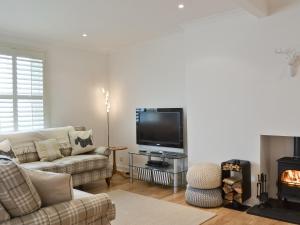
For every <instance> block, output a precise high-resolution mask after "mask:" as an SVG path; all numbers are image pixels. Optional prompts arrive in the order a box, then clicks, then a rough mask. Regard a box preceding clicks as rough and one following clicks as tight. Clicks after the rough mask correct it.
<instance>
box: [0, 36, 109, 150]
mask: <svg viewBox="0 0 300 225" xmlns="http://www.w3.org/2000/svg"><path fill="white" fill-rule="evenodd" d="M0 45H2V46H11V47H16V48H22V49H25V50H26V49H28V50H30V51H39V52H43V53H44V54H45V59H46V61H45V89H46V91H45V96H46V99H45V104H46V105H45V106H46V112H47V118H48V120H49V126H50V127H57V126H66V125H74V126H82V125H84V126H86V127H87V128H93V131H94V134H95V135H94V136H95V141H96V143H97V144H101V145H106V119H105V116H106V114H105V105H104V98H103V96H102V94H101V93H98V92H97V89H98V88H101V87H107V86H108V83H107V73H108V71H107V56H106V54H101V53H93V52H88V51H84V50H80V49H74V48H70V47H64V46H58V45H53V44H49V43H42V42H36V41H32V40H24V39H21V38H13V37H8V36H6V35H1V34H0Z"/></svg>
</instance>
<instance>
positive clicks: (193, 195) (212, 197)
mask: <svg viewBox="0 0 300 225" xmlns="http://www.w3.org/2000/svg"><path fill="white" fill-rule="evenodd" d="M185 200H186V202H187V203H189V204H191V205H194V206H198V207H201V208H215V207H219V206H221V205H222V204H223V198H222V191H221V189H220V188H215V189H210V190H203V189H196V188H192V187H190V186H188V187H187V189H186V192H185Z"/></svg>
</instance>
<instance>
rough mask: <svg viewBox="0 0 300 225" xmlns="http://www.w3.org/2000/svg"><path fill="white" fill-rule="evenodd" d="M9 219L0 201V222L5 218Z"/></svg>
mask: <svg viewBox="0 0 300 225" xmlns="http://www.w3.org/2000/svg"><path fill="white" fill-rule="evenodd" d="M9 219H10V215H9V214H8V212H7V211H6V210H5V208H4V207H3V205H1V203H0V223H2V222H4V221H6V220H9Z"/></svg>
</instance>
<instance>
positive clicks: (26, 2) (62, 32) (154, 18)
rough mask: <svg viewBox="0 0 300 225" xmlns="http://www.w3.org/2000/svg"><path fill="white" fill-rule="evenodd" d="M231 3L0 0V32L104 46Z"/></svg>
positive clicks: (164, 29) (195, 0) (120, 43)
mask: <svg viewBox="0 0 300 225" xmlns="http://www.w3.org/2000/svg"><path fill="white" fill-rule="evenodd" d="M179 2H183V3H184V4H185V8H184V9H183V10H179V9H178V8H177V5H178V3H179ZM235 8H237V6H236V4H235V3H234V1H233V0H182V1H180V0H1V7H0V33H2V34H10V35H14V36H16V37H23V38H29V39H33V40H41V41H48V42H59V43H61V44H68V45H72V46H77V47H79V48H85V49H93V50H99V51H108V50H113V49H117V48H120V47H123V46H126V45H130V44H134V43H136V42H139V41H144V40H148V39H151V38H154V37H158V36H160V35H163V34H165V33H169V32H172V31H174V30H177V29H179V27H180V26H179V25H180V24H182V23H185V22H187V21H190V20H193V19H198V18H201V17H206V16H209V15H211V14H215V13H218V12H223V11H226V10H231V9H235ZM82 33H87V34H88V37H87V38H83V37H81V34H82Z"/></svg>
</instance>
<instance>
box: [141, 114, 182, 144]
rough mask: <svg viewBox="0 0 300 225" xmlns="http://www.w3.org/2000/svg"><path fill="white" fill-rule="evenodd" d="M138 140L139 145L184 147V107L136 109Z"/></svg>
mask: <svg viewBox="0 0 300 225" xmlns="http://www.w3.org/2000/svg"><path fill="white" fill-rule="evenodd" d="M136 141H137V144H139V145H150V146H157V147H171V148H183V109H182V108H138V109H136Z"/></svg>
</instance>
